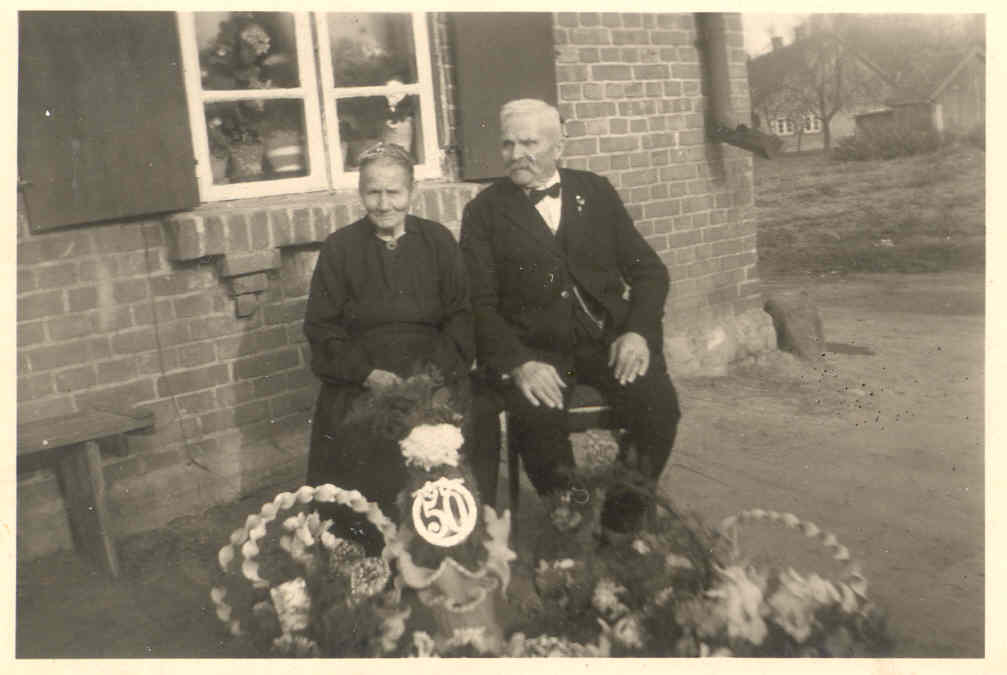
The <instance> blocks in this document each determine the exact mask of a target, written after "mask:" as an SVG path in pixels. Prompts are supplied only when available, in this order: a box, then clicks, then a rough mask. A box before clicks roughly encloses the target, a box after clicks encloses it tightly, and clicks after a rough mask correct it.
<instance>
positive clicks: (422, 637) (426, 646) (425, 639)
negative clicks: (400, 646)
mask: <svg viewBox="0 0 1007 675" xmlns="http://www.w3.org/2000/svg"><path fill="white" fill-rule="evenodd" d="M413 649H415V650H416V656H417V657H418V658H421V659H429V658H436V657H437V644H436V643H435V642H434V639H433V638H432V637H430V634H429V633H427V632H426V631H425V630H418V631H413Z"/></svg>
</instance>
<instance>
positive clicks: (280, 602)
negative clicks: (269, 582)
mask: <svg viewBox="0 0 1007 675" xmlns="http://www.w3.org/2000/svg"><path fill="white" fill-rule="evenodd" d="M269 595H270V596H271V597H272V598H273V607H275V608H276V616H277V618H278V619H279V620H280V628H281V629H282V630H283V632H284V633H292V632H294V631H299V630H304V629H305V628H307V627H308V621H309V616H310V612H311V598H310V597H309V596H308V587H307V584H306V583H305V581H304V579H302V578H301V577H298V578H296V579H294V580H293V581H288V582H286V583H283V584H280V585H279V586H277V587H276V588H271V589H270V590H269Z"/></svg>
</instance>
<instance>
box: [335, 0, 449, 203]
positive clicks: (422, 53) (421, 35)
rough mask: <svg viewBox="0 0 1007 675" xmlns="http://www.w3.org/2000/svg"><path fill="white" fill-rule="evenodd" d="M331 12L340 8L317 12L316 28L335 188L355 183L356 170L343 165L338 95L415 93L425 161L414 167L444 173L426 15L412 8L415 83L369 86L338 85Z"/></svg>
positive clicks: (422, 172) (423, 175) (419, 172)
mask: <svg viewBox="0 0 1007 675" xmlns="http://www.w3.org/2000/svg"><path fill="white" fill-rule="evenodd" d="M330 14H340V12H315V32H316V34H317V35H318V56H319V63H320V73H321V77H322V87H321V89H322V99H323V109H324V111H325V119H326V125H325V127H326V129H325V130H326V135H327V137H328V139H329V162H330V170H331V171H332V184H333V187H336V188H345V187H355V186H356V185H357V172H356V171H347V170H346V169H345V167H344V166H343V153H342V151H341V149H340V138H339V122H338V120H339V117H338V114H337V113H338V111H337V105H338V104H337V103H336V101H337V100H338V99H344V98H354V97H358V96H384V95H386V94H391V93H402V94H415V95H417V97H418V98H419V101H420V129H419V132H420V134H421V135H422V136H423V158H424V162H423V163H422V164H417V165H416V166H415V167H414V169H413V170H414V171H415V175H416V178H417V179H427V178H439V177H440V175H441V162H440V149H439V147H438V144H437V118H436V117H435V115H436V111H435V109H434V78H433V69H432V68H431V66H430V37H429V35H428V33H427V22H426V15H425V14H423V13H422V12H409V15H410V16H411V17H412V28H413V44H414V46H415V49H416V53H415V58H416V83H414V84H403V85H401V86H395V87H389V86H385V85H380V86H369V87H336V86H334V84H333V79H334V75H333V70H332V50H331V43H330V41H329V27H328V24H327V21H328V16H329V15H330Z"/></svg>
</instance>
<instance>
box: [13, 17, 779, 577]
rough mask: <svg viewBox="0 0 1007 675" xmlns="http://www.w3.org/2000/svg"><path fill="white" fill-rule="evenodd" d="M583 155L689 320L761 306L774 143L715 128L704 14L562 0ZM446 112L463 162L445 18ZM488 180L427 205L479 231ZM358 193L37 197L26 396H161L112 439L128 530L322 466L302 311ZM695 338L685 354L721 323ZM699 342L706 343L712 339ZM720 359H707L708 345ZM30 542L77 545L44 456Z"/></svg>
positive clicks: (25, 544) (567, 99) (24, 234)
mask: <svg viewBox="0 0 1007 675" xmlns="http://www.w3.org/2000/svg"><path fill="white" fill-rule="evenodd" d="M554 18H555V36H556V48H557V63H556V71H557V75H558V87H559V92H558V94H559V100H560V106H561V112H562V114H563V116H564V118H565V119H566V120H567V133H568V136H569V139H568V146H567V152H566V160H565V163H566V164H567V165H568V166H571V167H575V168H587V169H591V170H594V171H597V172H599V173H601V174H604V175H606V176H607V177H609V179H610V180H611V181H612V182H613V184H614V185H615V186H616V187H617V189H618V190H619V191H620V193H621V194H622V196H623V198H624V200H625V202H626V205H627V207H628V208H629V210H630V212H631V213H632V215H633V217H634V218H635V219H636V224H637V226H638V227H639V229H640V230H641V232H643V234H644V235H645V236H646V237H647V238H648V240H649V241H650V242H651V243H652V245H653V246H654V248H655V249H656V250H657V251H658V252H659V253H660V255H661V257H662V258H663V259H664V260H665V261H666V263H667V264H668V266H669V269H670V270H671V277H672V291H671V295H670V297H669V301H668V308H667V310H668V311H667V325H668V334H669V335H674V334H675V333H676V332H679V331H681V330H684V329H685V327H689V326H695V325H699V324H702V323H703V322H704V321H711V320H713V321H716V320H717V319H718V317H723V316H732V317H733V316H734V315H735V314H738V313H740V312H743V311H744V310H746V309H749V308H752V307H756V306H758V305H759V304H760V302H761V301H760V298H759V294H758V282H757V279H756V275H755V262H756V253H755V222H754V220H753V215H752V160H751V157H750V155H748V153H746V152H744V151H741V150H736V149H733V148H730V147H727V146H723V145H713V144H708V143H705V142H704V102H705V99H704V97H703V93H702V85H701V78H700V74H701V66H700V62H699V58H700V55H699V54H698V52H697V50H696V47H695V42H696V34H695V25H694V22H693V17H692V15H690V14H664V15H657V14H611V13H605V14H597V13H581V14H556V15H554ZM728 28H729V35H728V38H729V41H730V44H731V48H732V53H731V75H732V91H733V93H734V95H735V100H734V102H733V105H734V109H735V113H736V116H737V118H738V119H748V112H747V110H748V98H747V95H748V88H747V80H746V72H745V56H744V53H743V50H742V38H741V24H740V18H739V17H738V16H737V15H732V16H731V17H730V18H729V20H728ZM431 35H432V42H433V51H434V61H435V63H434V68H435V87H436V96H437V97H438V101H439V106H438V128H439V134H440V136H441V137H440V142H441V146H442V147H444V148H445V150H446V153H445V166H446V171H447V172H446V176H447V178H448V179H451V178H453V177H456V176H457V173H456V167H457V164H456V157H457V155H456V153H455V152H454V147H453V146H454V144H455V143H456V140H455V109H454V102H453V98H454V94H453V92H454V83H453V66H452V63H453V61H452V54H451V49H450V45H449V44H448V31H447V28H446V23H445V19H444V17H443V16H442V15H434V16H432V17H431ZM477 190H478V187H477V186H474V185H463V184H456V183H449V182H429V183H427V184H423V185H421V187H420V193H419V195H418V199H417V206H418V208H417V209H416V212H417V213H418V214H419V215H422V216H426V217H429V218H433V219H435V220H440V221H441V222H443V223H444V224H445V225H447V226H448V227H450V228H452V229H453V230H454V231H455V233H456V234H457V230H458V226H459V219H460V215H461V210H462V208H463V207H464V205H465V204H466V203H467V201H468V200H469V199H470V198H471V197H472V196H474V194H475V193H476V192H477ZM361 215H362V211H361V209H360V206H359V204H358V198H357V196H356V195H355V194H353V193H351V192H347V193H337V194H316V195H306V196H293V197H286V198H271V199H262V200H250V201H244V202H232V203H224V204H218V205H210V206H205V207H201V208H199V209H197V210H195V211H192V212H188V213H182V214H177V215H175V216H172V217H167V218H147V219H135V220H128V221H123V222H113V223H101V224H90V225H86V226H80V227H74V228H66V229H62V230H59V231H54V232H49V233H44V234H32V233H30V232H29V229H28V226H27V223H26V222H25V220H24V212H23V210H21V209H19V213H18V216H19V225H18V327H17V336H18V338H17V339H18V415H19V419H20V420H21V421H29V420H34V419H41V418H44V417H47V416H52V415H58V414H61V413H68V412H72V411H75V410H80V409H82V408H85V407H88V406H94V407H130V406H143V407H145V408H149V409H151V410H153V411H154V413H155V416H156V425H155V428H154V430H153V432H150V433H141V434H134V435H132V436H131V437H130V439H129V446H130V448H129V449H130V452H129V454H128V455H126V456H124V457H111V456H110V457H106V458H105V475H106V478H107V481H108V492H109V507H110V511H111V514H112V518H113V527H114V528H115V531H116V532H117V533H125V532H130V531H138V530H143V529H147V528H150V527H155V526H158V525H160V524H163V523H165V522H167V521H168V520H169V519H171V518H172V517H175V516H179V515H183V514H191V513H195V512H198V511H199V510H200V509H201V508H205V507H206V506H209V505H211V504H214V503H218V502H221V501H225V500H228V499H233V498H234V497H235V496H237V495H239V494H241V492H242V491H243V490H246V489H248V488H250V487H253V486H256V485H257V484H260V483H261V482H262V481H263V480H264V479H265V478H267V477H268V476H270V475H271V474H274V473H277V472H281V471H284V470H285V469H288V470H289V469H290V468H291V467H293V468H294V469H296V468H297V466H298V465H299V464H302V463H303V461H304V459H305V455H306V451H307V444H306V438H305V436H306V431H307V424H308V420H309V417H310V413H311V406H312V403H313V401H314V397H315V392H316V387H317V385H316V383H315V380H314V378H313V376H312V375H311V373H310V372H309V370H308V368H307V349H306V345H305V343H304V339H303V336H302V331H301V322H302V317H303V314H304V308H305V303H306V300H307V290H308V282H309V279H310V274H311V272H312V270H313V267H314V263H315V259H316V257H317V252H318V248H319V242H321V241H322V240H323V239H324V237H325V236H327V234H328V233H329V232H331V231H333V230H335V229H337V228H339V227H341V226H343V225H345V224H346V223H348V222H351V221H352V220H354V219H356V218H358V217H360V216H361ZM697 335H698V337H694V338H689V339H688V340H685V339H684V338H678V339H679V341H680V342H681V343H682V345H683V346H682V349H680V350H679V351H682V352H685V353H686V357H685V359H683V361H684V360H687V359H693V360H696V359H697V358H698V357H696V356H695V353H696V352H697V350H698V349H700V348H699V347H695V348H694V345H699V344H701V343H702V344H714V343H716V344H720V341H718V340H719V338H718V340H715V341H713V342H710V341H709V340H707V339H706V338H705V337H704V335H705V334H703V333H701V332H700V333H697ZM690 350H691V352H690ZM700 360H701V359H700ZM17 532H18V551H19V554H20V555H23V556H28V557H31V556H33V555H38V554H40V553H44V552H48V551H52V550H55V549H59V548H65V547H68V546H69V545H70V539H69V535H68V531H67V525H66V519H65V516H64V514H63V505H62V500H61V498H60V496H59V488H58V486H57V483H56V481H55V479H54V476H53V474H52V473H51V472H50V471H49V470H48V469H47V468H46V467H45V466H44V464H37V465H22V466H20V467H19V481H18V527H17Z"/></svg>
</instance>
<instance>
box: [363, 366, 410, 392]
mask: <svg viewBox="0 0 1007 675" xmlns="http://www.w3.org/2000/svg"><path fill="white" fill-rule="evenodd" d="M401 382H402V378H401V377H399V376H398V375H396V374H395V373H390V372H388V371H387V370H380V369H378V368H375V369H374V370H372V371H371V373H370V374H369V375H368V376H367V379H366V380H364V386H365V387H367V388H368V389H370V390H371V391H381V390H382V389H387V388H388V387H391V386H394V385H396V384H399V383H401Z"/></svg>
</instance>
